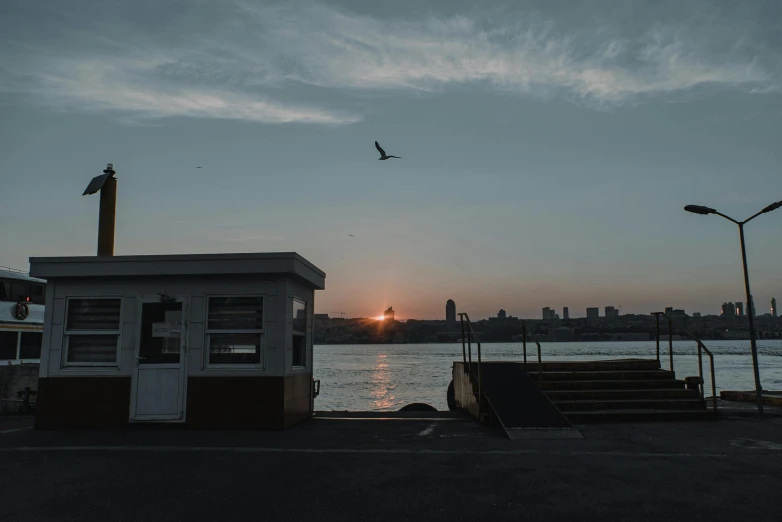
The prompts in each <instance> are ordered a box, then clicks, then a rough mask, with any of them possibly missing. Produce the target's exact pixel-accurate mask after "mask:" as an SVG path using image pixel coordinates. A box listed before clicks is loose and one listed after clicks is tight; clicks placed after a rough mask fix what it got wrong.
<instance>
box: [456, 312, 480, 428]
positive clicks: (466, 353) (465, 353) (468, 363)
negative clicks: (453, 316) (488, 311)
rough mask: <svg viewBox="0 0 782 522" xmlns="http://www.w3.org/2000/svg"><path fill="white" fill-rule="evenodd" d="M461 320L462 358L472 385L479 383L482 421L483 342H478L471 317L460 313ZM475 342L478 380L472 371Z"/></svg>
mask: <svg viewBox="0 0 782 522" xmlns="http://www.w3.org/2000/svg"><path fill="white" fill-rule="evenodd" d="M459 320H460V322H461V326H462V358H463V360H464V366H465V368H466V370H465V373H467V374H469V376H470V383H473V382H477V383H478V418H479V419H480V416H481V404H482V403H483V388H482V380H481V362H482V360H481V342H480V341H479V340H478V337H476V335H475V331H474V330H473V328H472V323H471V322H470V316H468V315H467V314H466V313H463V312H462V313H460V314H459ZM465 325H466V326H467V332H466V333H467V336H466V338H467V346H466V348H465V343H464V340H465V335H464V334H465V329H464V327H465ZM473 340H474V341H475V344H476V346H477V347H478V372H477V373H478V375H477V378H476V375H475V373H473V371H472V341H473Z"/></svg>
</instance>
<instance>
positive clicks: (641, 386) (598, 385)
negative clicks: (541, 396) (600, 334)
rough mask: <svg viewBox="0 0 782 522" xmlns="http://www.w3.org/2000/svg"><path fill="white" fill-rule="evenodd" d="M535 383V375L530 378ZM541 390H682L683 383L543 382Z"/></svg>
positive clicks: (673, 380) (650, 381)
mask: <svg viewBox="0 0 782 522" xmlns="http://www.w3.org/2000/svg"><path fill="white" fill-rule="evenodd" d="M530 377H531V378H532V380H533V381H534V382H537V375H534V376H532V375H531V376H530ZM540 388H541V390H543V391H544V392H547V391H549V390H653V389H674V388H676V389H684V381H679V380H675V379H652V380H637V379H633V380H629V381H622V380H600V379H594V380H588V381H581V380H578V381H556V380H551V381H547V380H545V379H544V380H543V382H542V383H541V387H540Z"/></svg>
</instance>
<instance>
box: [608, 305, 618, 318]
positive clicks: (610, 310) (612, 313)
mask: <svg viewBox="0 0 782 522" xmlns="http://www.w3.org/2000/svg"><path fill="white" fill-rule="evenodd" d="M605 316H606V317H618V316H619V313H617V310H616V307H614V306H606V309H605Z"/></svg>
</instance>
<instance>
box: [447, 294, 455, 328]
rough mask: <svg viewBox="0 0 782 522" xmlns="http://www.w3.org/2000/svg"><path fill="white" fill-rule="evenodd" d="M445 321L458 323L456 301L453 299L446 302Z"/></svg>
mask: <svg viewBox="0 0 782 522" xmlns="http://www.w3.org/2000/svg"><path fill="white" fill-rule="evenodd" d="M445 322H447V323H448V324H454V323H456V303H455V302H454V301H453V299H448V300H447V301H446V302H445Z"/></svg>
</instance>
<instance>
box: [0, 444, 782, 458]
mask: <svg viewBox="0 0 782 522" xmlns="http://www.w3.org/2000/svg"><path fill="white" fill-rule="evenodd" d="M25 452H26V453H36V452H41V453H54V452H70V453H74V452H127V453H131V452H138V453H196V452H201V453H221V452H222V453H323V454H377V455H487V456H491V455H547V456H561V457H590V456H595V457H617V458H633V457H635V458H665V459H668V458H726V457H728V458H730V457H737V458H746V457H748V456H758V457H764V458H767V457H770V456H775V455H770V454H765V455H763V454H760V453H754V452H753V453H741V454H734V455H731V454H728V453H649V452H638V453H635V452H631V451H570V452H568V451H546V450H534V449H526V450H524V449H518V450H485V451H480V450H478V451H474V450H472V451H471V450H437V449H425V448H422V449H408V448H266V447H234V446H16V447H4V448H3V447H0V453H25Z"/></svg>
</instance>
